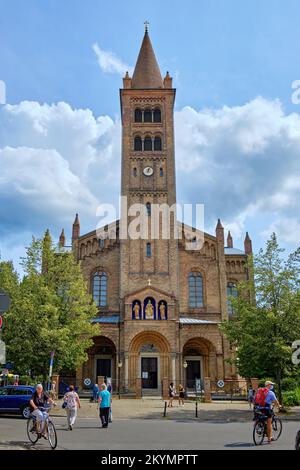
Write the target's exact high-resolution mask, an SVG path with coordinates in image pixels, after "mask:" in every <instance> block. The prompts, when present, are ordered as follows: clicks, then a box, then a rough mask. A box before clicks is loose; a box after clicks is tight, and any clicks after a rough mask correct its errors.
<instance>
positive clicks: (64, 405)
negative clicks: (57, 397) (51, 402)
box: [62, 401, 68, 410]
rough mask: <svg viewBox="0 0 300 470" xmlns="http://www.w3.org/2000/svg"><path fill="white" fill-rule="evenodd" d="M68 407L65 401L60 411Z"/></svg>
mask: <svg viewBox="0 0 300 470" xmlns="http://www.w3.org/2000/svg"><path fill="white" fill-rule="evenodd" d="M67 406H68V403H67V402H66V401H64V402H63V404H62V409H63V410H65V409H66V408H67Z"/></svg>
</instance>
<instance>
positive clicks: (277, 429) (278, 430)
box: [272, 416, 282, 441]
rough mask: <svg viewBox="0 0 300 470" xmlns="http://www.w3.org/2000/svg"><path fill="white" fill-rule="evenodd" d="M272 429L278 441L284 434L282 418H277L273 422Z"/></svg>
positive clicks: (275, 439)
mask: <svg viewBox="0 0 300 470" xmlns="http://www.w3.org/2000/svg"><path fill="white" fill-rule="evenodd" d="M272 429H273V439H274V441H278V439H279V438H280V436H281V434H282V421H281V419H280V418H278V417H277V416H275V417H274V418H273V420H272Z"/></svg>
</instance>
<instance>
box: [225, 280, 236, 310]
mask: <svg viewBox="0 0 300 470" xmlns="http://www.w3.org/2000/svg"><path fill="white" fill-rule="evenodd" d="M237 296H238V290H237V287H236V284H235V283H234V282H229V283H228V284H227V311H228V315H229V316H230V317H231V316H233V315H234V314H235V311H234V308H233V305H232V302H231V297H234V298H237Z"/></svg>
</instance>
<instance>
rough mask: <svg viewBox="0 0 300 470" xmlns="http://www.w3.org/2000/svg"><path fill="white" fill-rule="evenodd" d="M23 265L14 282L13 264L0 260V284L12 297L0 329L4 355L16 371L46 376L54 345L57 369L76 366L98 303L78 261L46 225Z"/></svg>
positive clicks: (94, 332) (84, 357)
mask: <svg viewBox="0 0 300 470" xmlns="http://www.w3.org/2000/svg"><path fill="white" fill-rule="evenodd" d="M22 265H23V269H24V271H25V276H24V278H23V279H22V281H20V282H19V280H18V277H17V275H16V273H15V272H14V270H13V267H12V265H11V264H10V263H3V262H2V263H0V288H1V286H2V287H3V289H4V290H5V291H6V292H7V293H8V294H9V295H10V296H11V299H12V303H11V307H10V310H9V312H8V313H7V314H6V315H5V329H4V335H3V336H4V338H3V339H4V341H5V343H6V347H7V356H8V360H9V361H10V362H12V363H13V364H14V369H15V371H16V372H17V373H19V374H26V373H27V372H28V371H29V370H30V371H31V372H32V373H34V374H35V375H42V376H44V377H45V378H46V377H47V373H48V370H49V359H50V352H51V351H55V363H54V364H55V371H56V372H58V373H59V372H60V371H61V370H63V369H66V370H75V369H77V368H78V367H79V366H81V365H82V364H83V363H84V362H85V361H86V360H87V353H86V351H87V349H88V348H89V347H90V346H92V344H93V341H92V338H93V337H94V336H95V335H97V334H99V330H98V328H99V327H98V326H96V325H93V324H92V323H91V319H92V318H95V317H96V316H97V307H96V306H95V304H94V303H93V302H92V299H91V297H90V296H89V295H88V294H87V286H86V283H85V281H84V279H83V276H82V273H81V269H80V265H79V263H77V262H76V261H75V259H74V256H73V254H72V253H70V252H65V251H63V250H58V249H57V247H54V246H53V245H52V241H51V236H50V233H49V231H47V232H46V234H45V237H44V239H43V240H37V239H34V238H33V240H32V243H31V245H30V247H29V248H28V249H27V253H26V257H25V258H24V259H23V260H22Z"/></svg>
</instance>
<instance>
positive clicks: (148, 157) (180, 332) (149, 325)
mask: <svg viewBox="0 0 300 470" xmlns="http://www.w3.org/2000/svg"><path fill="white" fill-rule="evenodd" d="M175 95H176V90H175V89H174V88H173V83H172V78H171V76H170V75H169V73H168V72H167V73H166V75H165V77H164V78H163V77H162V75H161V71H160V68H159V66H158V62H157V59H156V56H155V53H154V50H153V47H152V44H151V41H150V37H149V32H148V29H147V27H146V31H145V35H144V38H143V42H142V46H141V49H140V53H139V56H138V59H137V63H136V66H135V70H134V73H133V76H132V77H130V76H129V74H128V73H127V74H126V76H125V78H124V79H123V88H122V89H121V90H120V101H121V118H122V163H121V165H122V172H121V174H122V181H121V196H123V197H126V198H127V201H128V206H129V207H130V206H131V205H132V204H137V203H139V204H143V205H144V206H145V208H146V213H147V217H148V224H149V226H151V219H152V210H151V208H152V206H153V205H155V204H167V205H168V206H173V205H174V204H176V202H177V201H176V178H175V144H174V103H175ZM199 184H201V175H199ZM204 202H205V201H204ZM122 217H127V218H128V222H130V216H129V215H128V214H127V213H122V214H121V218H122ZM174 224H176V225H177V226H178V229H179V231H182V233H183V237H181V238H180V239H177V238H176V237H175V236H174V235H172V233H171V236H170V237H169V239H165V238H163V237H160V238H159V239H156V240H153V239H152V238H151V237H150V236H149V239H141V238H140V239H131V238H130V237H127V238H123V237H120V222H119V221H118V222H117V223H116V226H117V236H116V237H111V236H110V230H111V227H110V226H107V227H105V228H104V230H103V233H104V234H105V236H104V237H103V236H102V237H101V238H99V236H98V234H97V232H96V231H94V232H91V233H86V234H82V233H81V230H80V221H79V217H78V215H77V216H76V219H75V222H74V224H73V232H72V249H73V252H74V255H75V257H76V259H78V261H80V263H81V266H82V271H83V274H84V276H85V278H86V281H87V284H88V289H89V292H90V293H91V295H92V297H93V299H94V301H95V302H96V304H97V306H98V308H99V313H98V317H97V318H95V320H94V321H95V322H96V323H99V324H100V327H101V332H100V336H99V337H96V338H94V346H93V347H92V348H91V349H90V350H89V351H88V361H87V362H86V363H85V364H84V365H83V367H82V368H80V370H78V371H77V383H78V384H79V385H81V386H82V387H84V381H85V379H90V380H91V381H92V382H96V381H97V380H98V379H99V380H106V379H108V378H110V379H111V380H112V383H113V386H114V388H115V390H118V391H119V392H120V393H122V394H128V395H130V394H131V395H133V396H141V395H145V394H147V393H148V394H157V395H161V394H162V393H163V392H164V391H165V388H166V387H168V385H169V383H170V382H173V383H174V384H175V386H176V387H177V390H178V385H179V384H181V383H182V384H183V385H184V386H185V387H186V388H187V389H191V390H192V389H194V387H195V384H196V383H197V381H198V383H199V380H202V381H203V383H204V381H205V380H207V379H210V380H211V381H212V382H214V381H218V380H224V379H234V378H236V377H237V376H236V370H235V367H234V366H233V365H231V364H230V363H229V362H228V359H230V358H232V357H233V354H234V353H233V351H232V350H231V349H230V345H229V344H228V342H227V341H226V338H225V337H224V336H223V334H222V333H221V331H220V329H219V324H220V322H221V321H223V320H226V319H228V318H229V317H230V316H231V315H233V314H234V312H233V308H232V306H231V303H230V297H231V296H234V295H237V289H236V286H237V284H238V283H239V282H240V281H243V280H245V279H247V277H248V274H249V273H248V270H247V257H248V256H249V255H251V254H252V243H251V239H250V237H249V235H248V234H247V235H246V239H245V244H244V249H243V250H240V249H236V248H234V246H233V239H232V236H231V234H230V232H229V234H228V237H227V239H226V241H225V235H224V228H223V226H222V224H221V221H220V220H219V221H218V223H217V226H216V230H215V233H214V234H208V233H204V240H203V244H202V245H201V247H200V248H199V249H196V250H190V249H187V247H186V240H185V235H184V233H185V230H184V228H185V227H184V226H183V224H182V223H179V222H178V221H177V220H173V221H171V226H172V227H173V225H174ZM173 228H174V227H173ZM171 232H172V230H171ZM60 242H61V244H62V245H64V244H65V238H64V234H62V237H61V240H60Z"/></svg>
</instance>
